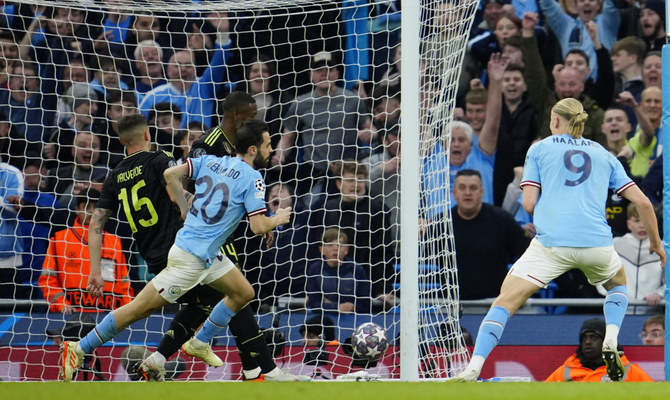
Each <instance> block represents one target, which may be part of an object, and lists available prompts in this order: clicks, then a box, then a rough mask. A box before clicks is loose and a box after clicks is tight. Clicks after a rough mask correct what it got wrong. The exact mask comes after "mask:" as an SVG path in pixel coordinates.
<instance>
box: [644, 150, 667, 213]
mask: <svg viewBox="0 0 670 400" xmlns="http://www.w3.org/2000/svg"><path fill="white" fill-rule="evenodd" d="M663 182H664V179H663V154H661V155H660V156H658V157H657V158H656V159H655V160H654V163H653V164H652V165H651V167H650V168H649V172H648V173H647V176H645V177H644V179H643V180H642V182H641V183H640V188H641V189H642V191H643V192H644V194H646V195H647V197H649V200H650V201H651V203H652V204H653V205H654V207H657V209H659V208H660V207H661V202H662V201H663ZM657 213H658V211H657Z"/></svg>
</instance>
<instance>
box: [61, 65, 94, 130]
mask: <svg viewBox="0 0 670 400" xmlns="http://www.w3.org/2000/svg"><path fill="white" fill-rule="evenodd" d="M89 81H90V73H89V70H88V68H87V67H86V64H84V60H82V59H81V58H73V59H72V60H70V63H69V64H68V65H66V66H65V69H64V70H63V82H62V83H61V86H62V88H63V95H61V96H58V102H57V105H56V110H57V117H56V118H57V120H56V122H57V123H58V124H60V123H61V122H63V121H67V120H69V119H70V118H71V117H72V97H73V96H71V93H72V89H70V88H71V87H72V86H73V85H76V84H78V83H80V84H88V83H89ZM68 93H70V96H67V94H68ZM96 96H97V93H96Z"/></svg>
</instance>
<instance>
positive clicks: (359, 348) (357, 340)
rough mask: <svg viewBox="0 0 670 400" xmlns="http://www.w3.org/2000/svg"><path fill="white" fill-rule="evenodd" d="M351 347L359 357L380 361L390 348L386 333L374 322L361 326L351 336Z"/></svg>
mask: <svg viewBox="0 0 670 400" xmlns="http://www.w3.org/2000/svg"><path fill="white" fill-rule="evenodd" d="M351 347H352V348H353V350H354V354H355V355H356V356H358V357H361V358H364V359H367V360H370V361H375V360H378V359H379V358H380V357H381V356H382V355H383V354H384V352H385V351H386V349H388V347H389V341H388V339H387V338H386V331H385V330H384V329H382V327H381V326H379V325H377V324H375V323H374V322H366V323H364V324H362V325H359V326H358V328H356V331H355V332H354V334H353V335H352V336H351Z"/></svg>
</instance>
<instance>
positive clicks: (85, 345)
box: [79, 312, 119, 354]
mask: <svg viewBox="0 0 670 400" xmlns="http://www.w3.org/2000/svg"><path fill="white" fill-rule="evenodd" d="M118 334H119V331H118V330H117V329H116V321H115V320H114V314H112V313H111V312H110V313H109V314H107V316H106V317H105V318H104V319H103V320H102V322H100V323H99V324H98V325H96V326H95V328H93V330H92V331H90V332H89V333H88V334H87V335H86V336H85V337H84V338H83V339H82V340H81V341H80V342H79V345H80V346H81V349H82V350H84V353H86V354H88V353H90V352H92V351H93V350H95V349H97V348H98V347H100V346H101V345H102V344H103V343H105V342H107V341H108V340H110V339H112V338H113V337H114V336H116V335H118Z"/></svg>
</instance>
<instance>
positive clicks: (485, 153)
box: [422, 53, 508, 220]
mask: <svg viewBox="0 0 670 400" xmlns="http://www.w3.org/2000/svg"><path fill="white" fill-rule="evenodd" d="M507 65H508V60H507V59H505V58H504V57H502V55H500V54H499V53H497V54H494V55H493V56H491V60H490V61H489V64H488V68H487V71H488V74H489V80H490V82H489V89H488V92H487V101H486V118H485V121H484V123H483V125H482V131H481V134H480V136H479V140H476V141H475V140H474V134H473V132H472V128H471V127H470V125H468V124H467V123H465V122H461V121H455V122H452V123H451V125H450V126H448V127H446V129H449V130H451V142H450V145H449V155H448V157H447V152H446V149H445V148H446V147H447V146H446V145H445V144H442V143H439V142H438V143H435V145H434V146H433V148H432V149H431V154H430V155H429V156H428V158H427V159H426V161H425V163H424V165H423V176H422V179H423V182H422V185H423V190H424V191H425V192H427V193H428V195H427V196H426V198H424V199H423V200H422V201H423V202H424V203H423V206H424V207H425V208H426V210H428V211H427V212H426V213H425V215H424V216H422V217H424V218H426V219H428V220H434V219H436V218H437V217H438V216H439V215H442V214H443V213H444V211H445V210H444V209H439V207H438V205H444V204H446V203H447V201H446V200H447V199H446V198H447V197H449V196H451V193H449V192H448V189H447V184H446V176H445V175H446V171H447V169H448V171H449V183H450V185H449V187H450V188H453V187H454V182H455V178H456V174H457V173H458V171H461V170H463V169H474V170H477V171H479V173H480V175H481V179H482V182H483V189H484V193H483V194H484V199H483V201H484V202H485V203H489V204H493V166H494V163H495V158H496V146H497V142H498V135H499V128H500V116H501V111H502V102H503V97H502V80H503V75H504V72H505V68H506V67H507ZM467 113H468V112H467V108H466V118H467ZM447 163H449V166H448V168H447ZM452 204H453V199H452Z"/></svg>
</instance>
